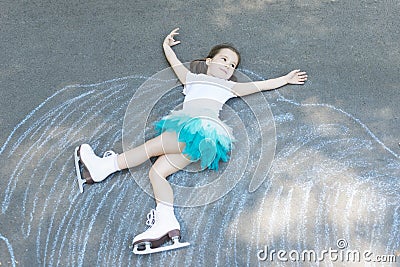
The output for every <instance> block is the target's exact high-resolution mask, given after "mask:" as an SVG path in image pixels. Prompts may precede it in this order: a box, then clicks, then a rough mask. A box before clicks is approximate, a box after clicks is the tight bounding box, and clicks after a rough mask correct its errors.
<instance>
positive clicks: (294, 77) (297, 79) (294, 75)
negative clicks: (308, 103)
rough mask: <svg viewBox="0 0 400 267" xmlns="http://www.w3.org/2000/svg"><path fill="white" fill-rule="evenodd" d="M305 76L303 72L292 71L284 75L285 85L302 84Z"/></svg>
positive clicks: (305, 78)
mask: <svg viewBox="0 0 400 267" xmlns="http://www.w3.org/2000/svg"><path fill="white" fill-rule="evenodd" d="M307 77H308V76H307V74H306V72H305V71H300V70H293V71H291V72H289V73H288V74H286V79H287V83H289V84H304V83H305V81H307Z"/></svg>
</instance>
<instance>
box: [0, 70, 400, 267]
mask: <svg viewBox="0 0 400 267" xmlns="http://www.w3.org/2000/svg"><path fill="white" fill-rule="evenodd" d="M241 71H242V72H243V73H245V74H246V75H248V76H249V77H250V78H252V79H262V78H263V77H260V76H259V75H257V74H256V73H253V72H251V71H249V70H241ZM148 78H150V77H145V76H140V75H134V76H130V77H124V78H118V79H114V80H110V81H105V82H102V83H97V84H90V85H71V86H67V87H65V88H62V89H60V90H59V91H58V92H56V93H55V94H54V95H52V96H50V97H49V98H48V99H46V101H44V102H43V103H42V104H41V105H39V106H38V107H37V108H35V109H34V110H33V111H32V112H31V113H29V114H28V115H27V116H26V117H25V119H24V120H22V121H21V122H20V123H19V124H18V125H17V126H16V127H15V128H14V129H13V131H12V132H11V133H10V135H9V136H8V138H7V140H6V142H5V143H4V144H3V145H2V146H1V148H0V159H1V161H2V162H7V166H6V168H1V170H0V174H1V177H3V182H2V184H3V185H4V187H2V188H1V190H0V203H1V213H0V222H1V223H0V233H1V234H0V241H2V242H0V245H1V246H0V247H1V248H5V250H0V259H2V261H3V263H4V260H3V259H9V261H10V262H11V263H12V264H13V266H15V265H16V264H15V263H16V262H18V263H19V264H20V265H21V266H23V265H30V264H34V265H42V266H57V265H62V266H96V265H113V266H133V265H135V266H149V265H158V266H163V265H171V266H175V265H178V264H182V263H184V264H185V266H200V265H201V264H203V263H204V262H205V261H207V263H208V264H210V265H215V266H264V265H265V264H267V263H266V262H260V261H259V260H258V259H257V251H258V250H259V249H261V248H263V247H264V246H265V245H268V247H269V248H271V249H276V250H279V249H286V250H293V249H296V250H303V249H315V250H319V251H321V250H323V249H328V248H329V247H332V248H337V247H336V242H337V240H339V239H341V238H344V239H346V240H347V242H348V244H349V247H351V248H352V249H359V250H366V249H368V250H370V251H372V252H374V253H375V254H395V253H398V252H399V250H400V238H399V231H400V230H399V229H400V208H399V207H400V184H399V183H400V182H399V177H400V175H399V174H400V173H399V172H400V171H399V170H400V160H399V159H400V158H399V154H398V153H397V152H396V151H393V150H392V149H390V148H388V147H387V146H386V145H385V144H384V143H383V142H382V141H380V140H379V138H378V137H377V136H376V135H374V134H373V133H372V131H370V130H369V128H368V127H367V126H366V125H365V124H363V123H362V121H360V120H359V119H357V118H356V117H355V116H354V115H351V114H349V113H347V112H346V111H344V110H341V109H339V108H337V107H334V106H332V105H328V104H321V103H314V104H301V103H299V102H297V101H295V100H290V99H288V98H286V97H285V95H284V91H274V92H265V93H263V95H264V97H265V98H266V99H267V100H268V102H269V103H270V105H271V108H272V113H273V115H274V118H275V119H274V123H275V125H276V128H277V131H276V152H275V156H274V158H273V162H272V165H271V167H270V169H269V171H268V170H266V172H265V175H264V176H261V177H258V181H256V182H257V183H256V184H254V185H253V189H254V188H256V189H257V190H253V191H252V192H251V193H250V192H249V189H250V186H249V184H250V182H251V181H250V179H251V177H252V176H251V174H252V172H253V171H254V170H255V169H256V166H255V165H256V163H257V159H256V158H255V157H257V156H259V155H260V154H259V153H260V151H257V149H256V147H255V145H254V144H253V147H250V151H251V152H254V153H253V154H254V155H253V154H252V153H251V154H250V155H249V158H248V161H249V167H248V168H247V169H246V170H245V173H244V177H243V178H242V179H240V181H238V182H237V184H235V186H234V187H233V188H232V190H231V191H229V192H228V193H227V194H226V195H224V196H223V197H222V198H220V199H218V200H217V201H215V202H212V203H210V204H208V205H204V206H198V207H192V208H177V209H176V215H177V218H178V220H179V221H180V222H181V227H182V234H183V236H184V239H185V241H189V242H190V243H191V244H192V245H191V246H190V247H188V248H187V249H185V250H178V251H171V252H167V253H163V254H158V255H152V256H145V257H138V256H136V255H133V254H132V253H131V252H130V250H129V248H128V247H129V245H130V242H131V239H132V238H133V236H134V235H135V234H137V233H139V232H141V231H142V230H144V228H145V220H146V214H147V212H148V211H149V210H150V209H151V208H153V205H154V201H153V199H152V198H151V197H150V196H148V195H147V194H144V192H143V190H142V189H141V188H140V187H139V186H138V185H137V183H136V182H135V179H140V178H142V179H144V180H146V179H147V171H148V169H146V168H145V167H143V168H137V169H136V170H131V172H120V173H116V174H114V175H113V176H111V177H110V178H108V179H107V180H106V181H105V182H103V183H101V184H95V185H92V186H90V187H89V188H88V190H86V191H85V193H84V194H83V195H81V194H80V193H79V189H78V186H77V184H76V180H75V171H74V163H73V158H72V153H73V149H74V147H75V146H76V145H78V144H81V143H83V142H89V143H91V144H92V145H93V146H94V149H95V151H96V152H97V153H98V154H102V152H103V151H106V150H109V149H114V150H116V151H121V150H122V144H121V139H122V136H123V134H124V133H123V130H122V129H123V119H124V114H125V112H126V109H127V108H128V105H129V100H130V99H131V98H132V96H133V95H134V94H135V92H136V90H137V89H138V88H139V87H140V85H141V84H143V82H144V81H146V80H147V79H148ZM177 90H178V91H177V92H178V93H177V94H179V89H177ZM176 101H178V99H177V100H176ZM228 104H229V106H230V107H231V108H232V109H235V111H236V112H237V113H238V116H239V117H240V118H241V120H242V121H245V122H246V123H245V129H246V131H247V133H237V134H238V136H239V137H240V136H241V135H242V134H243V135H244V134H248V135H249V136H250V137H251V138H254V139H255V140H254V142H255V144H257V142H258V141H259V140H257V139H256V133H257V131H256V130H257V129H258V128H257V122H256V120H255V117H254V116H253V115H252V114H250V112H249V109H248V108H247V107H246V105H245V103H244V102H242V101H241V100H240V99H238V100H234V101H232V102H229V103H228ZM163 105H164V104H163V103H161V108H163V107H164V108H166V109H167V107H166V106H163ZM262 108H263V107H262V106H256V107H252V109H254V110H255V111H256V112H261V111H262ZM138 109H139V107H138ZM139 110H140V109H139ZM150 126H151V125H148V126H146V127H148V128H146V129H150ZM253 129H254V132H252V130H253ZM149 131H150V130H149ZM149 134H151V131H150V132H149V133H148V135H149ZM137 141H138V142H139V141H141V140H140V139H139V137H138V139H137ZM251 145H252V144H250V146H251ZM238 156H239V157H240V155H238ZM203 174H204V177H202V178H200V179H197V180H196V179H191V176H190V174H188V173H184V172H182V173H178V174H176V175H174V176H172V177H171V178H170V181H171V183H174V184H177V185H179V184H183V185H185V186H197V185H202V184H204V183H207V182H210V181H212V179H213V178H212V177H211V176H210V175H209V174H208V173H207V172H205V173H203ZM132 175H135V179H132ZM199 177H201V175H199ZM246 178H249V179H246ZM250 191H251V190H250ZM191 197H193V196H191ZM138 203H140V205H138ZM27 248H29V251H30V252H31V253H32V251H33V252H34V257H35V258H33V259H32V258H29V257H28V256H26V249H27ZM274 265H276V266H287V263H283V262H274ZM292 265H294V266H300V265H301V263H299V262H297V263H296V262H295V263H292ZM323 265H324V266H335V264H334V263H333V262H329V261H327V262H324V263H323Z"/></svg>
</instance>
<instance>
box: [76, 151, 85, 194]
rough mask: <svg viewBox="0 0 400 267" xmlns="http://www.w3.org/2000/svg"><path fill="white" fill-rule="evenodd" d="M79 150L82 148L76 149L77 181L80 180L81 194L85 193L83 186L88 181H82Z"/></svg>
mask: <svg viewBox="0 0 400 267" xmlns="http://www.w3.org/2000/svg"><path fill="white" fill-rule="evenodd" d="M79 148H80V146H77V147H76V148H75V155H74V156H75V171H76V177H77V179H78V186H79V191H80V192H81V193H83V184H84V183H86V180H85V179H82V176H81V170H80V166H79V161H80V158H79V155H78V154H79Z"/></svg>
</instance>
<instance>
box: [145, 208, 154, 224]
mask: <svg viewBox="0 0 400 267" xmlns="http://www.w3.org/2000/svg"><path fill="white" fill-rule="evenodd" d="M155 221H156V210H155V209H152V210H151V211H150V212H149V213H148V214H147V221H146V225H148V226H150V227H151V226H153V225H154V223H155Z"/></svg>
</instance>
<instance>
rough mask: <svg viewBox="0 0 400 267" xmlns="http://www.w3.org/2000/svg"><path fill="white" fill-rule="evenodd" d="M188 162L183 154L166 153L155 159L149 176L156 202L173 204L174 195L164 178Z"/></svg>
mask: <svg viewBox="0 0 400 267" xmlns="http://www.w3.org/2000/svg"><path fill="white" fill-rule="evenodd" d="M190 163H191V161H190V160H189V159H187V158H186V157H185V156H184V155H183V154H166V155H162V156H160V157H159V158H158V159H157V160H156V162H155V163H154V164H153V166H152V167H151V169H150V171H149V178H150V182H151V185H152V187H153V192H154V197H155V199H156V202H157V204H158V203H160V202H161V203H163V204H167V205H170V206H172V205H173V203H174V195H173V192H172V188H171V185H170V184H169V182H168V181H167V179H166V178H167V177H168V176H169V175H171V174H173V173H175V172H177V171H179V170H182V169H183V168H185V167H186V166H187V165H189V164H190Z"/></svg>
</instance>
